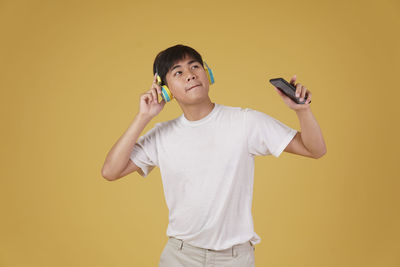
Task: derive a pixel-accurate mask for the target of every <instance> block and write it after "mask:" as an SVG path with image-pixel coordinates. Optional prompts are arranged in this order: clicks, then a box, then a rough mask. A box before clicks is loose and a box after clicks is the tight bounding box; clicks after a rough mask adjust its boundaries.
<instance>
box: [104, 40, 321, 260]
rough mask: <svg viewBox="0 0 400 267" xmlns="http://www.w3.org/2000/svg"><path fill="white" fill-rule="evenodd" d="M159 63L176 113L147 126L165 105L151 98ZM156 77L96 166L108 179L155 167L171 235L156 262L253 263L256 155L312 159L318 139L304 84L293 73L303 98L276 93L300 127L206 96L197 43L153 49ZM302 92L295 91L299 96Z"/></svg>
mask: <svg viewBox="0 0 400 267" xmlns="http://www.w3.org/2000/svg"><path fill="white" fill-rule="evenodd" d="M156 71H158V72H159V73H158V74H159V75H160V77H161V80H162V82H163V83H164V84H165V85H167V86H168V88H169V89H170V91H171V93H172V95H173V97H174V98H175V99H176V101H177V103H178V104H179V106H180V107H181V109H182V112H183V114H182V115H181V116H179V117H178V118H175V119H173V120H170V121H166V122H162V123H157V124H156V125H155V126H154V128H152V129H151V130H150V131H148V132H147V133H146V134H145V135H143V136H142V137H140V138H139V135H140V134H141V132H142V131H143V129H144V127H145V126H146V125H147V124H148V123H149V122H150V121H151V119H152V118H154V117H155V116H156V115H157V114H159V112H160V111H161V110H162V109H163V108H164V105H165V101H164V100H162V101H160V102H159V101H158V94H160V93H161V87H160V85H159V84H158V83H157V82H156V80H157V79H156V77H157V76H156ZM153 73H154V74H155V76H154V80H153V84H152V85H151V88H150V90H149V91H147V92H146V93H144V94H142V95H141V96H140V109H139V112H138V114H137V115H136V117H135V118H134V120H133V122H132V124H131V125H130V127H129V128H128V130H127V131H126V132H125V133H124V134H123V135H122V136H121V137H120V139H119V140H118V141H117V143H116V144H115V145H114V146H113V147H112V149H111V151H110V152H109V153H108V155H107V158H106V161H105V163H104V166H103V169H102V175H103V177H104V178H106V179H107V180H110V181H112V180H116V179H118V178H121V177H123V176H125V175H127V174H129V173H131V172H134V171H137V172H138V173H139V174H140V175H141V176H143V177H146V176H147V175H148V174H149V172H151V170H152V169H153V168H154V167H155V166H158V167H159V168H160V172H161V178H162V182H163V187H164V193H165V199H166V203H167V206H168V209H169V225H168V229H167V236H169V240H168V242H167V244H166V246H165V247H164V250H163V252H162V254H161V257H160V266H161V267H166V266H173V267H179V266H241V267H246V266H254V245H255V244H257V243H259V242H260V240H261V239H260V237H259V236H258V235H257V234H256V233H255V232H254V227H253V219H252V215H251V206H252V198H253V181H254V156H256V155H270V154H272V155H274V156H275V157H278V156H279V155H280V154H281V153H282V151H286V152H290V153H294V154H298V155H302V156H306V157H312V158H319V157H321V156H323V155H324V154H325V153H326V146H325V142H324V139H323V136H322V133H321V130H320V128H319V125H318V123H317V121H316V120H315V118H314V116H313V114H312V112H311V109H310V101H311V92H310V91H308V90H307V89H306V88H305V87H304V86H303V85H301V84H300V83H297V84H296V76H293V78H292V79H291V81H290V82H291V83H292V84H293V85H295V87H296V88H297V90H296V94H297V95H298V96H299V97H301V98H303V99H304V98H305V96H306V95H307V96H308V98H307V101H306V103H305V104H296V103H294V102H293V101H292V100H291V99H290V98H288V97H287V96H285V95H284V94H282V93H281V92H280V91H279V90H278V89H277V88H275V89H276V91H277V92H278V93H279V94H280V96H281V97H282V99H283V101H284V102H285V103H286V105H287V106H288V107H289V108H291V109H292V110H294V111H295V112H296V115H297V116H298V119H299V121H300V126H301V132H298V131H296V130H294V129H292V128H290V127H288V126H286V125H284V124H283V123H281V122H279V121H278V120H276V119H274V118H272V117H270V116H268V115H267V114H264V113H262V112H259V111H256V110H252V109H249V108H246V109H243V108H240V107H229V106H223V105H219V104H217V103H213V102H212V101H211V99H210V97H209V95H208V92H209V79H208V77H207V73H206V70H205V69H204V67H203V60H202V58H201V56H200V54H199V53H197V52H196V51H195V50H194V49H192V48H190V47H187V46H183V45H176V46H173V47H170V48H168V49H166V50H164V51H162V52H160V53H159V54H158V55H157V57H156V59H155V61H154V66H153ZM300 100H302V99H300Z"/></svg>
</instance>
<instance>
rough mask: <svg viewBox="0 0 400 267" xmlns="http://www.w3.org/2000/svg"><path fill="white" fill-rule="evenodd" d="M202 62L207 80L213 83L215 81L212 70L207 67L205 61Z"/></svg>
mask: <svg viewBox="0 0 400 267" xmlns="http://www.w3.org/2000/svg"><path fill="white" fill-rule="evenodd" d="M203 63H204V65H203V66H204V67H205V68H204V69H205V70H206V74H207V77H208V82H209V83H210V84H213V83H214V82H215V80H214V74H213V72H212V70H211V69H210V68H209V67H208V65H207V63H206V62H205V61H203Z"/></svg>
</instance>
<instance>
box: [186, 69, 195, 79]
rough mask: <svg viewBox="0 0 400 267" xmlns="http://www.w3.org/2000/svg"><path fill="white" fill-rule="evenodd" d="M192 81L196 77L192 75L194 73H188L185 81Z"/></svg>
mask: <svg viewBox="0 0 400 267" xmlns="http://www.w3.org/2000/svg"><path fill="white" fill-rule="evenodd" d="M194 79H196V75H194V73H192V72H190V71H189V74H188V76H187V78H186V80H187V81H188V82H189V81H190V80H194Z"/></svg>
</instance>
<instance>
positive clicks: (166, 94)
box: [161, 85, 174, 102]
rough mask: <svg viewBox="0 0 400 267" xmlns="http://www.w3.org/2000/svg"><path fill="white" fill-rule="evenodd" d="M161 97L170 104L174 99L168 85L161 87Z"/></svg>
mask: <svg viewBox="0 0 400 267" xmlns="http://www.w3.org/2000/svg"><path fill="white" fill-rule="evenodd" d="M161 97H162V98H163V99H164V101H165V102H169V101H171V100H172V99H173V98H174V96H173V95H172V93H171V91H170V90H169V88H168V86H166V85H163V86H161Z"/></svg>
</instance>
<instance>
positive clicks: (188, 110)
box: [180, 99, 215, 121]
mask: <svg viewBox="0 0 400 267" xmlns="http://www.w3.org/2000/svg"><path fill="white" fill-rule="evenodd" d="M180 106H181V109H182V111H183V114H184V115H185V118H186V119H187V120H188V121H198V120H201V119H202V118H204V117H206V116H207V115H208V114H210V112H211V111H212V110H213V108H214V106H215V103H212V102H211V100H210V99H208V101H206V102H203V103H197V104H193V105H180Z"/></svg>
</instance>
